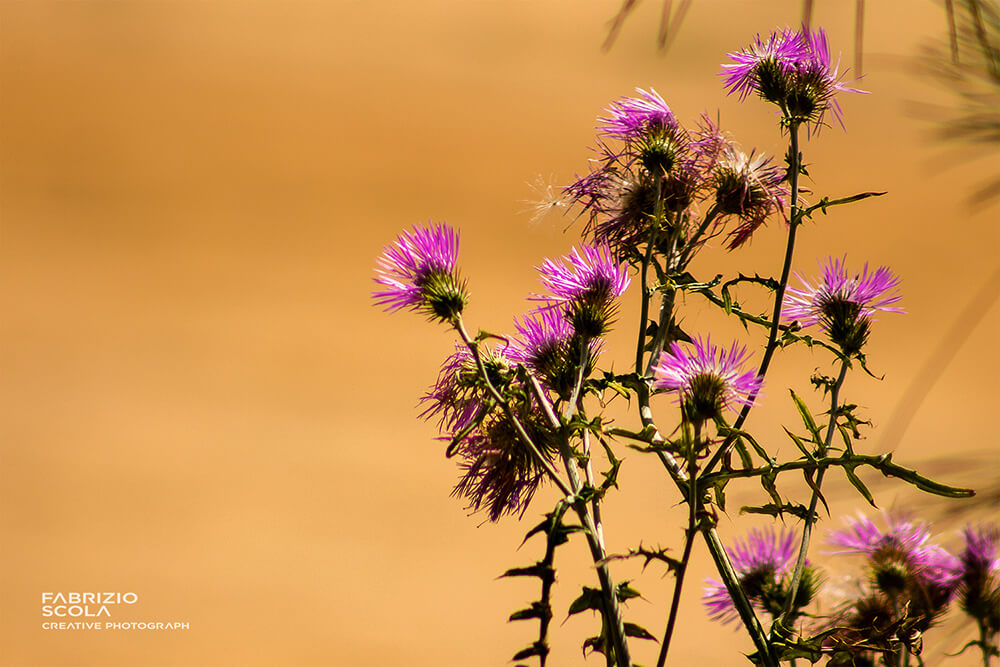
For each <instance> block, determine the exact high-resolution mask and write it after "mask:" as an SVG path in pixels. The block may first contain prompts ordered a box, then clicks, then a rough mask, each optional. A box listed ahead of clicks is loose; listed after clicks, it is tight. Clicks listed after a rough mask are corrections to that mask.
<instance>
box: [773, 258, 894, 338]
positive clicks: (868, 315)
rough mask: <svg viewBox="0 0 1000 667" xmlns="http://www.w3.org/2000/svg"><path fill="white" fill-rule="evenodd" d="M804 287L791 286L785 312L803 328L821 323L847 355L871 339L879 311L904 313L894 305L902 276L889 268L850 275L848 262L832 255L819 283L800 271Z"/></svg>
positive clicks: (785, 315) (787, 318)
mask: <svg viewBox="0 0 1000 667" xmlns="http://www.w3.org/2000/svg"><path fill="white" fill-rule="evenodd" d="M796 277H798V279H799V280H800V281H801V282H802V285H803V286H802V288H794V287H789V288H788V290H787V291H786V292H785V300H784V303H783V304H782V309H781V314H782V316H783V317H784V318H785V320H786V321H792V320H796V321H798V323H799V324H800V325H802V326H803V327H808V326H813V325H815V324H818V325H820V328H821V329H822V330H823V331H824V332H825V333H826V334H827V335H828V336H830V339H831V340H832V341H833V342H834V343H836V344H837V345H839V346H840V348H841V349H842V350H843V351H844V353H845V354H848V355H850V354H855V353H857V352H859V351H860V350H861V348H862V347H863V346H864V344H865V342H866V341H867V340H868V334H869V332H870V329H871V321H872V316H873V315H874V314H875V312H877V311H883V312H887V313H902V312H903V310H902V309H901V308H898V307H896V306H893V305H892V304H894V303H896V302H898V301H899V300H900V296H899V295H898V294H897V293H896V291H895V289H896V287H897V286H898V285H899V278H897V277H896V276H895V275H893V273H892V272H891V271H890V270H889V269H888V268H886V267H884V266H882V267H879V268H878V269H876V270H875V271H873V272H871V273H869V272H868V264H865V266H864V268H863V269H862V271H861V273H860V274H857V273H856V274H854V275H853V276H851V275H849V274H848V272H847V267H846V265H845V263H844V261H842V260H839V259H833V258H829V259H828V260H827V263H826V266H824V267H823V271H822V275H821V276H820V278H819V280H818V281H816V283H815V284H812V283H810V282H808V281H806V280H805V279H804V278H802V276H799V275H798V274H796Z"/></svg>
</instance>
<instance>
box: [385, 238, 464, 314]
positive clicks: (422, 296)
mask: <svg viewBox="0 0 1000 667" xmlns="http://www.w3.org/2000/svg"><path fill="white" fill-rule="evenodd" d="M457 257H458V233H457V232H456V231H455V230H454V229H452V228H451V227H449V226H448V225H445V224H439V225H437V226H434V227H416V226H415V227H414V228H413V229H412V230H411V231H407V232H403V233H402V234H400V235H399V237H397V239H396V242H395V244H393V245H391V246H386V247H385V248H384V249H383V251H382V254H381V255H380V256H379V258H378V260H377V266H376V269H375V272H376V277H375V282H376V283H378V284H379V285H382V286H384V287H385V288H386V289H382V290H379V291H377V292H374V293H373V294H372V296H373V297H374V298H375V303H376V304H378V305H380V306H385V307H386V310H387V311H395V310H400V309H402V308H408V309H410V310H415V311H418V312H423V313H426V314H427V315H428V316H429V317H431V318H432V319H439V320H444V321H447V320H451V319H453V318H455V317H457V316H458V315H459V314H460V313H461V312H462V309H463V308H464V307H465V304H466V302H467V301H468V299H469V295H468V292H467V290H466V286H465V283H464V282H463V281H462V280H461V279H460V278H459V275H458V271H457V270H456V268H455V262H456V259H457Z"/></svg>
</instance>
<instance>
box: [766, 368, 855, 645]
mask: <svg viewBox="0 0 1000 667" xmlns="http://www.w3.org/2000/svg"><path fill="white" fill-rule="evenodd" d="M849 366H850V363H849V361H848V359H847V357H844V358H843V359H842V360H841V362H840V375H838V376H837V381H836V382H835V383H834V385H833V387H832V388H831V389H830V422H829V423H828V424H827V426H826V437H825V438H824V442H823V444H822V445H821V446H820V448H819V451H818V452H816V454H817V456H818V458H821V459H822V458H824V457H825V456H826V452H827V450H828V449H830V443H831V441H832V440H833V432H834V431H835V430H836V429H837V414H838V411H839V409H840V403H839V400H840V389H841V387H843V386H844V379H845V378H846V377H847V369H848V367H849ZM825 473H826V468H820V469H819V470H818V471H817V472H816V486H815V487H813V490H812V497H811V498H810V499H809V511H808V512H807V513H806V517H805V519H804V520H803V524H802V545H801V546H800V547H799V557H798V560H796V561H795V570H794V572H793V574H792V582H791V584H789V588H788V598H787V599H786V600H785V608H784V609H783V610H782V613H781V621H780V622H781V625H783V626H784V625H785V624H787V623H788V618H789V616H791V614H792V611H793V610H794V609H795V598H796V596H797V595H798V592H799V584H800V583H802V572H803V570H805V567H806V556H807V555H808V553H809V540H810V538H811V537H812V527H813V523H814V519H813V516H814V515H815V514H816V503H817V501H818V500H819V494H820V487H821V486H822V485H823V475H824V474H825Z"/></svg>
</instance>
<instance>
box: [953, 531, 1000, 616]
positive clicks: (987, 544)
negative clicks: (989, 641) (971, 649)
mask: <svg viewBox="0 0 1000 667" xmlns="http://www.w3.org/2000/svg"><path fill="white" fill-rule="evenodd" d="M963 537H964V538H965V549H964V550H963V551H962V555H961V556H960V557H959V560H960V562H961V577H960V583H959V587H958V599H959V602H960V603H961V605H962V610H963V611H965V613H967V614H968V615H969V616H971V617H972V618H974V619H976V620H977V621H978V622H979V623H981V624H982V625H983V627H984V628H985V629H986V632H987V633H988V634H989V635H993V634H996V633H998V632H1000V555H998V548H1000V530H998V529H997V526H995V525H992V526H979V527H978V528H973V527H972V526H968V527H966V528H965V530H964V531H963Z"/></svg>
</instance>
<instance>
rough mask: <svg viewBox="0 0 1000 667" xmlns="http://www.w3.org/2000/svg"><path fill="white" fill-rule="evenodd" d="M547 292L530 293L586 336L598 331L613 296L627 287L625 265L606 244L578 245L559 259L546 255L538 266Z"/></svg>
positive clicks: (609, 312)
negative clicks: (560, 313) (620, 262)
mask: <svg viewBox="0 0 1000 667" xmlns="http://www.w3.org/2000/svg"><path fill="white" fill-rule="evenodd" d="M538 271H539V273H540V274H541V276H540V278H541V281H542V283H543V284H544V285H545V286H546V287H547V288H548V289H549V291H550V294H547V295H544V296H537V297H533V298H534V299H535V300H536V301H546V302H548V305H547V306H546V307H547V308H551V309H557V310H559V311H561V312H562V313H563V316H564V317H565V318H566V319H567V321H568V322H570V324H572V325H573V330H574V331H575V332H576V334H578V335H580V336H584V337H586V338H596V337H597V336H600V335H602V334H603V333H604V332H605V331H606V330H607V327H608V325H609V324H610V323H611V319H612V317H613V316H614V312H615V303H614V301H615V299H617V298H618V297H620V296H621V295H622V294H624V293H625V290H626V289H628V286H629V283H630V282H631V281H630V280H629V277H628V274H627V273H626V270H625V267H623V266H621V265H620V264H619V263H618V261H617V260H616V259H615V258H614V255H613V253H612V252H611V249H610V248H609V247H608V246H606V245H605V246H600V247H598V246H590V245H581V246H580V247H579V248H574V249H573V251H572V252H571V253H570V254H569V255H567V256H565V257H563V258H562V261H561V262H557V261H553V260H551V259H546V260H545V261H544V262H542V265H541V266H540V267H539V268H538Z"/></svg>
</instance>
